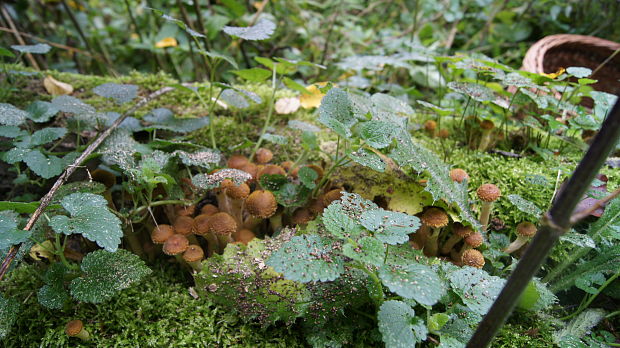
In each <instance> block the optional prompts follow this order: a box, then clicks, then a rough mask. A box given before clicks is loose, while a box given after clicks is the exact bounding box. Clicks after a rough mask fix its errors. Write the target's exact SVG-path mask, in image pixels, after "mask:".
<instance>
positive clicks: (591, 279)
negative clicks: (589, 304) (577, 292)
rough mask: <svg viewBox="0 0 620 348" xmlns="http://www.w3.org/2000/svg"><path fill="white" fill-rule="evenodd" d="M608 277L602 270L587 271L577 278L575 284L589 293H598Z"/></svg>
mask: <svg viewBox="0 0 620 348" xmlns="http://www.w3.org/2000/svg"><path fill="white" fill-rule="evenodd" d="M606 280H607V279H605V276H604V275H603V273H601V272H591V273H585V274H582V275H581V276H579V278H577V279H576V280H575V286H576V287H577V288H579V289H581V290H583V291H585V292H587V293H589V294H597V293H598V288H599V287H600V286H601V285H603V284H604V283H605V281H606Z"/></svg>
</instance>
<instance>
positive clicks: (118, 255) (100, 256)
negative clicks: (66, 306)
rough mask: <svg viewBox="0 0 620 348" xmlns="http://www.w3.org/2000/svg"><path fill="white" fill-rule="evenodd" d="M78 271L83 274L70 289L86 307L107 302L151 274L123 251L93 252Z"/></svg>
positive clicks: (72, 282) (129, 254) (137, 258)
mask: <svg viewBox="0 0 620 348" xmlns="http://www.w3.org/2000/svg"><path fill="white" fill-rule="evenodd" d="M81 268H82V271H83V272H84V274H83V275H82V276H81V277H79V278H76V279H74V280H73V281H71V285H70V286H69V288H70V289H71V295H72V296H73V297H74V298H75V299H76V300H78V301H83V302H88V303H101V302H104V301H107V300H109V299H110V298H112V296H114V294H116V293H117V292H119V291H121V290H123V289H126V288H128V287H129V286H131V285H132V284H134V283H138V282H140V281H141V280H142V279H143V278H144V277H146V276H147V275H149V274H150V273H151V272H152V271H151V270H150V269H149V268H148V267H147V266H146V265H145V264H144V261H142V260H140V258H139V257H138V256H137V255H134V254H132V253H131V252H129V251H127V250H124V249H120V250H118V251H117V252H115V253H111V252H108V251H105V250H96V251H93V252H92V253H89V254H88V255H86V257H84V259H83V260H82V265H81Z"/></svg>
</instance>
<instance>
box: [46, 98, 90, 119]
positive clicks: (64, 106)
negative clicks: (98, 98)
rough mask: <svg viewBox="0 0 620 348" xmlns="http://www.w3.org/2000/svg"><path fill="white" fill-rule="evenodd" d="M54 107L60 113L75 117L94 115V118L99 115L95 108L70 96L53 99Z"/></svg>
mask: <svg viewBox="0 0 620 348" xmlns="http://www.w3.org/2000/svg"><path fill="white" fill-rule="evenodd" d="M52 106H53V107H55V108H56V109H58V110H59V111H62V112H67V113H70V114H75V115H86V116H88V115H92V116H93V117H94V116H95V115H96V114H97V110H95V108H94V107H92V106H90V105H88V104H86V103H84V102H83V101H81V100H79V99H78V98H75V97H72V96H68V95H61V96H58V97H56V98H54V99H52Z"/></svg>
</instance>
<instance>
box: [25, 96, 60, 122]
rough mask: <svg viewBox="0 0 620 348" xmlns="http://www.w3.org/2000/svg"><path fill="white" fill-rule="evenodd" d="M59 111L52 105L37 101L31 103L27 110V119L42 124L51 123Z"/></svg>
mask: <svg viewBox="0 0 620 348" xmlns="http://www.w3.org/2000/svg"><path fill="white" fill-rule="evenodd" d="M58 111H59V110H58V108H56V107H55V106H54V105H53V104H52V103H49V102H44V101H40V100H37V101H34V102H32V103H30V105H28V107H27V108H26V112H28V116H26V117H28V118H29V119H30V120H32V121H34V122H37V123H42V122H47V121H49V120H50V119H51V118H52V117H54V116H55V115H56V114H57V113H58Z"/></svg>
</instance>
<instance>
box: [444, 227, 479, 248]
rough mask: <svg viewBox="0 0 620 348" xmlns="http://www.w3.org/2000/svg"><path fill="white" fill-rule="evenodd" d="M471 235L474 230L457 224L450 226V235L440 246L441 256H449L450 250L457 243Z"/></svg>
mask: <svg viewBox="0 0 620 348" xmlns="http://www.w3.org/2000/svg"><path fill="white" fill-rule="evenodd" d="M472 233H474V230H473V229H472V228H471V227H469V226H464V225H463V224H461V223H459V222H457V223H455V224H454V225H452V235H450V237H449V238H448V240H446V242H445V243H444V244H443V245H442V246H441V254H442V255H447V254H450V250H452V248H453V247H454V246H455V245H456V244H457V243H458V242H460V241H461V240H462V239H463V238H466V237H467V236H469V235H470V234H472Z"/></svg>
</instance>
